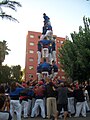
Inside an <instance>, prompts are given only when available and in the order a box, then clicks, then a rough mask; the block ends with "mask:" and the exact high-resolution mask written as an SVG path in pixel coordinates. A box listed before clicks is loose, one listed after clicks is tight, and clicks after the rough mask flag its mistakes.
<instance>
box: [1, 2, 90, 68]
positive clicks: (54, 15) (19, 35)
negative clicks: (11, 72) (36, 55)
mask: <svg viewBox="0 0 90 120" xmlns="http://www.w3.org/2000/svg"><path fill="white" fill-rule="evenodd" d="M17 1H18V2H20V3H21V4H22V7H21V8H17V12H14V11H11V10H7V9H5V10H6V11H7V12H9V13H10V14H12V15H13V17H16V18H17V19H18V20H19V22H20V23H16V22H12V21H9V20H6V19H5V20H2V19H1V18H0V28H1V29H0V40H1V41H2V40H6V41H7V43H8V47H9V48H10V49H11V52H10V53H9V55H8V56H7V57H6V59H5V61H4V63H3V64H7V65H10V66H11V65H18V64H19V65H21V66H22V67H23V68H24V66H25V51H26V35H27V32H28V31H37V32H42V27H43V13H46V14H47V15H48V16H49V17H50V20H51V24H52V27H53V33H54V34H55V35H57V36H59V37H65V36H66V35H67V36H69V37H70V33H72V32H73V31H76V32H78V28H79V26H80V25H81V26H83V16H86V17H90V1H86V0H17Z"/></svg>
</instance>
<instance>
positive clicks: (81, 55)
mask: <svg viewBox="0 0 90 120" xmlns="http://www.w3.org/2000/svg"><path fill="white" fill-rule="evenodd" d="M83 23H84V28H82V26H80V27H79V32H78V33H76V32H74V33H71V38H72V41H70V40H66V42H65V43H64V45H63V46H62V47H61V48H60V49H59V59H60V62H61V64H62V67H63V69H64V70H65V73H66V75H67V76H68V77H69V78H71V79H72V80H73V81H74V80H79V81H81V82H82V81H84V80H88V79H89V78H90V28H89V27H90V19H89V18H85V17H83Z"/></svg>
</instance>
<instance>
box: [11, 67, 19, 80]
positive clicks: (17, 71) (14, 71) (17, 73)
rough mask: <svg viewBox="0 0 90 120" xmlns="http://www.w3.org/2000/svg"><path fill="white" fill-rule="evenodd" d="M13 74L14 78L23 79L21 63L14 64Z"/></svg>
mask: <svg viewBox="0 0 90 120" xmlns="http://www.w3.org/2000/svg"><path fill="white" fill-rule="evenodd" d="M11 74H12V79H14V80H15V81H18V82H19V81H20V80H21V66H20V65H16V66H12V67H11Z"/></svg>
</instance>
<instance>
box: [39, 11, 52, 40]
mask: <svg viewBox="0 0 90 120" xmlns="http://www.w3.org/2000/svg"><path fill="white" fill-rule="evenodd" d="M43 18H44V26H43V28H42V35H41V37H40V40H43V39H45V38H47V39H49V40H52V39H53V30H52V26H51V22H50V18H49V17H48V16H47V15H46V13H44V14H43Z"/></svg>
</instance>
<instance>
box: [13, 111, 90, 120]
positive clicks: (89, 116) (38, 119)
mask: <svg viewBox="0 0 90 120" xmlns="http://www.w3.org/2000/svg"><path fill="white" fill-rule="evenodd" d="M15 120H16V119H15ZM22 120H49V119H43V118H42V117H36V118H31V117H29V118H27V119H24V118H22ZM50 120H51V119H50ZM58 120H63V118H59V119H58ZM67 120H90V112H87V116H86V117H82V116H80V117H78V118H75V117H74V116H72V117H68V119H67Z"/></svg>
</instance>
